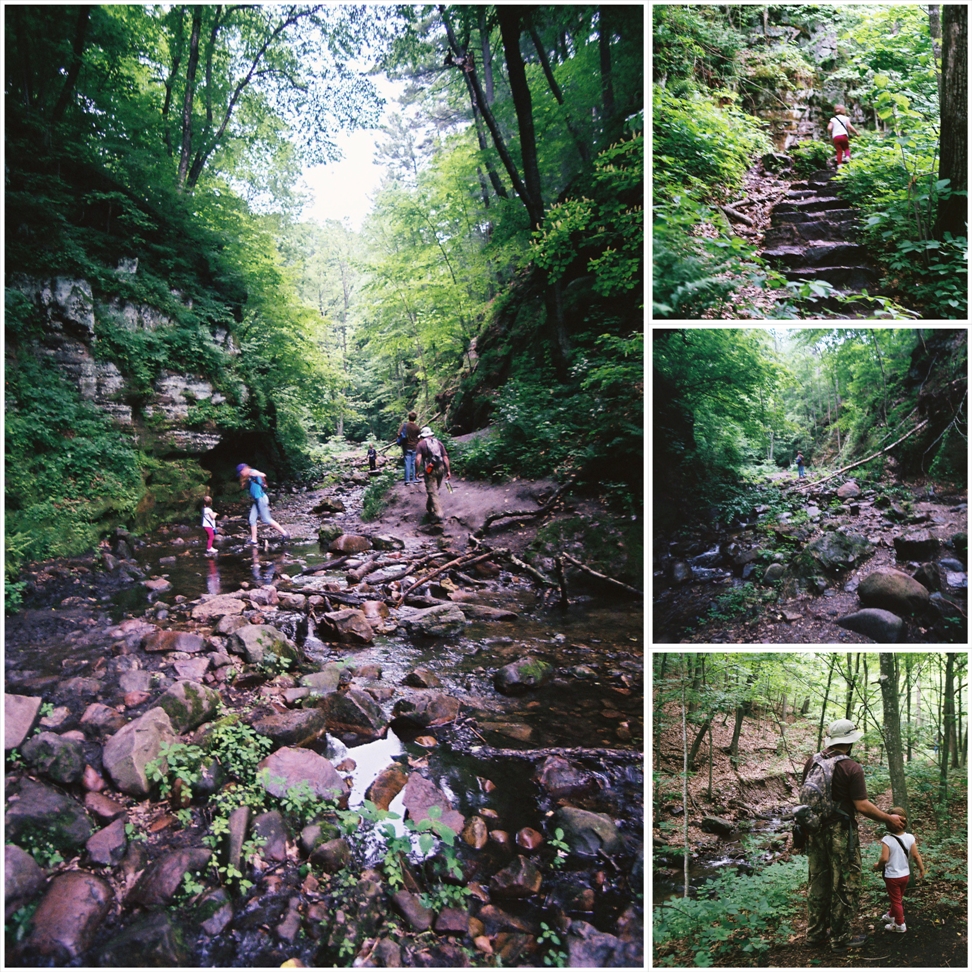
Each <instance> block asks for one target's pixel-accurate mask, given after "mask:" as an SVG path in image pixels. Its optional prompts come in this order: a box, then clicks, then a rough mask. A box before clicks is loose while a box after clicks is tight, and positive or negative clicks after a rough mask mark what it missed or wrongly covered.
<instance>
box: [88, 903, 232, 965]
mask: <svg viewBox="0 0 972 972" xmlns="http://www.w3.org/2000/svg"><path fill="white" fill-rule="evenodd" d="M230 914H232V910H231V911H230ZM204 930H206V929H205V926H204ZM95 959H96V962H97V964H98V965H99V966H101V967H106V966H107V967H111V968H124V967H127V968H155V969H176V968H180V967H182V966H185V965H186V964H187V962H188V959H189V952H188V949H187V948H186V943H185V937H184V932H183V929H182V927H181V926H180V924H179V923H178V922H175V921H173V919H172V918H171V917H170V916H169V915H168V914H166V913H165V912H164V911H156V912H153V913H151V914H148V915H144V916H142V917H141V918H137V919H136V920H135V921H134V922H132V923H131V924H130V925H129V926H128V927H127V928H125V929H123V930H122V931H120V932H119V933H118V934H116V935H113V936H112V937H111V938H110V939H109V940H108V942H107V943H106V944H105V945H102V946H101V947H100V948H99V949H97V950H96V952H95Z"/></svg>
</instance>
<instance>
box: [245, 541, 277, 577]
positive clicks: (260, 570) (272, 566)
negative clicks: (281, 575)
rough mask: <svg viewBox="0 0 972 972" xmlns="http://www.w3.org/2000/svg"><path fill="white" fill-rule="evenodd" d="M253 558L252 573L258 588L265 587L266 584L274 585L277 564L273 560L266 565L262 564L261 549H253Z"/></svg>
mask: <svg viewBox="0 0 972 972" xmlns="http://www.w3.org/2000/svg"><path fill="white" fill-rule="evenodd" d="M251 556H252V558H253V566H252V568H251V573H252V574H253V580H254V581H256V585H257V587H263V585H264V584H272V583H273V578H274V575H275V574H276V572H277V565H276V563H275V562H274V561H272V560H271V561H268V562H267V563H266V564H261V563H260V549H259V547H253V548H252V549H251Z"/></svg>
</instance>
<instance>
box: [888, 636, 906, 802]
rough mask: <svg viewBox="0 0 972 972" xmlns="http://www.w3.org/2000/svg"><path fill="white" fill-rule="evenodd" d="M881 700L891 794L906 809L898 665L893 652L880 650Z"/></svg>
mask: <svg viewBox="0 0 972 972" xmlns="http://www.w3.org/2000/svg"><path fill="white" fill-rule="evenodd" d="M881 701H882V702H883V704H884V729H883V735H884V745H885V747H886V749H887V751H888V772H889V773H890V774H891V796H892V799H893V800H894V803H895V806H899V807H903V808H904V810H905V812H906V813H907V811H908V784H907V781H906V780H905V772H904V760H903V759H902V755H901V719H900V718H899V715H898V665H897V662H896V656H895V654H894V653H893V652H890V651H882V652H881Z"/></svg>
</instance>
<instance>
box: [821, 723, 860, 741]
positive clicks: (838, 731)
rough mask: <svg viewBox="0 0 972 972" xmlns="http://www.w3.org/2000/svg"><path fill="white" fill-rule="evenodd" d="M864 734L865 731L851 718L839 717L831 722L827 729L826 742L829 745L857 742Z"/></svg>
mask: <svg viewBox="0 0 972 972" xmlns="http://www.w3.org/2000/svg"><path fill="white" fill-rule="evenodd" d="M863 736H864V733H863V732H861V730H860V729H858V728H857V726H855V725H854V723H853V722H852V721H851V720H850V719H838V720H837V721H836V722H832V723H831V724H830V728H829V729H828V730H827V737H826V743H827V745H828V746H840V745H842V744H846V743H856V742H857V741H858V740H859V739H862V738H863Z"/></svg>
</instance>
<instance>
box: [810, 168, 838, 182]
mask: <svg viewBox="0 0 972 972" xmlns="http://www.w3.org/2000/svg"><path fill="white" fill-rule="evenodd" d="M835 175H837V173H836V172H831V171H830V169H817V171H816V172H811V173H810V175H809V176H808V177H807V182H809V183H810V184H811V185H814V184H817V185H819V184H822V183H826V182H830V180H831V179H833V177H834V176H835Z"/></svg>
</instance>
